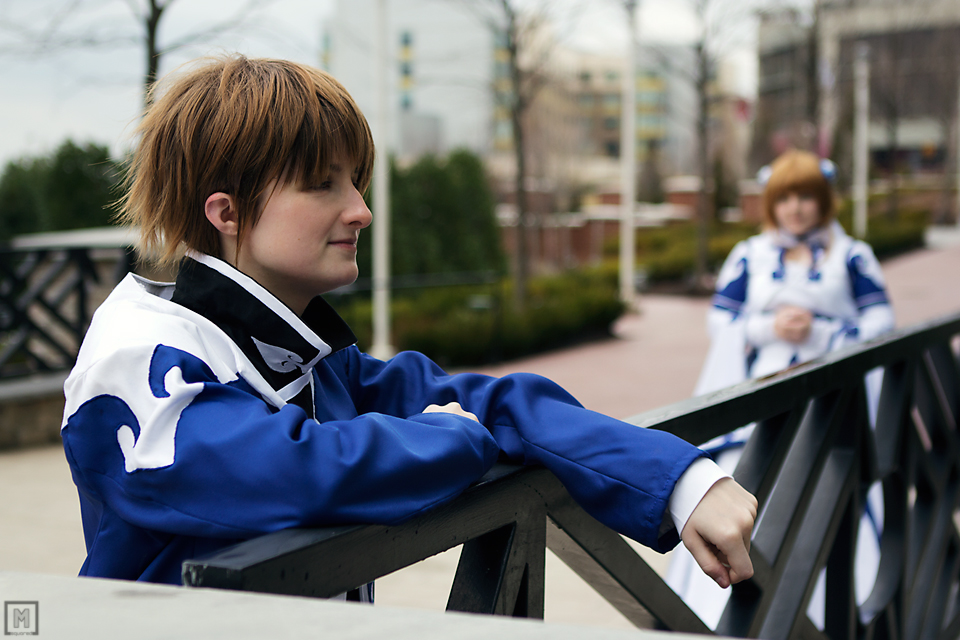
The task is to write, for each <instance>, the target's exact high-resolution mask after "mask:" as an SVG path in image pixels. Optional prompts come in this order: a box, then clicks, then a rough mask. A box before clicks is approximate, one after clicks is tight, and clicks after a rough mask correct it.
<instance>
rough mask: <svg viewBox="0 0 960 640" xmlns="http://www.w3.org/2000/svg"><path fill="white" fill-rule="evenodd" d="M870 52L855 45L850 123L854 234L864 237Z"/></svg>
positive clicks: (868, 149)
mask: <svg viewBox="0 0 960 640" xmlns="http://www.w3.org/2000/svg"><path fill="white" fill-rule="evenodd" d="M869 56H870V50H869V48H868V46H867V45H866V44H865V43H862V42H861V43H860V44H859V45H857V57H856V60H855V61H854V67H853V77H854V111H855V114H856V116H855V120H854V123H853V234H854V235H855V236H856V237H858V238H860V239H863V238H866V237H867V197H868V191H867V181H868V179H869V176H868V165H869V160H870V58H869Z"/></svg>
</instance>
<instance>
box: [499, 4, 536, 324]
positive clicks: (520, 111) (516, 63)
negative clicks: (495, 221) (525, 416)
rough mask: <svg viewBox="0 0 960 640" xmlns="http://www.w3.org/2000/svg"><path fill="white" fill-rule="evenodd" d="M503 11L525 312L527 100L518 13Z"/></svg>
mask: <svg viewBox="0 0 960 640" xmlns="http://www.w3.org/2000/svg"><path fill="white" fill-rule="evenodd" d="M502 6H503V12H504V15H506V17H507V33H506V36H507V52H508V54H509V59H510V79H511V84H512V85H513V95H512V96H511V97H510V99H511V103H510V121H511V125H512V129H513V132H512V133H513V154H514V158H515V160H516V165H517V174H516V180H515V188H516V195H515V197H516V206H517V227H516V229H517V231H516V243H515V248H514V261H515V263H516V270H515V274H514V287H513V301H514V306H515V307H516V308H517V310H518V311H522V310H523V309H524V307H525V306H526V302H527V280H528V279H529V276H530V251H529V247H528V245H527V240H528V238H527V231H528V228H529V217H530V214H529V212H528V211H527V186H526V177H527V162H526V144H525V137H524V131H523V116H524V111H526V108H527V106H528V100H527V99H526V97H525V96H524V93H523V91H524V87H523V84H522V83H523V78H522V73H521V69H520V60H519V59H518V55H519V43H518V42H517V29H518V25H517V14H516V12H515V11H514V10H513V7H512V6H510V2H509V1H508V0H502Z"/></svg>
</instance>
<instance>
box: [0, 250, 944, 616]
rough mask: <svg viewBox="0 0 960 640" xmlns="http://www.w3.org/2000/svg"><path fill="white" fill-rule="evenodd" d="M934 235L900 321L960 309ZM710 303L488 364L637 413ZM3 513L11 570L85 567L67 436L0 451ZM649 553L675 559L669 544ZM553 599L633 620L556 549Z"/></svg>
mask: <svg viewBox="0 0 960 640" xmlns="http://www.w3.org/2000/svg"><path fill="white" fill-rule="evenodd" d="M934 240H935V241H934V242H933V243H931V244H932V248H931V249H928V250H924V251H918V252H915V253H911V254H908V255H904V256H900V257H898V258H894V259H891V260H888V261H886V262H885V263H884V265H883V268H884V273H885V275H886V277H887V280H888V286H889V290H890V295H891V298H892V300H893V304H894V309H895V311H896V314H897V320H898V324H899V325H900V326H908V325H910V324H914V323H916V322H920V321H922V320H927V319H931V318H936V317H939V316H942V315H945V314H948V313H952V312H956V311H958V310H960V277H958V275H957V274H960V234H957V233H946V234H944V233H941V234H938V235H937V237H936V238H935V239H934ZM708 304H709V301H708V300H707V299H690V298H681V297H667V296H652V295H651V296H646V297H644V298H643V299H642V300H641V309H640V313H639V314H636V315H632V316H628V317H625V318H623V319H621V320H620V321H619V322H618V323H617V325H616V327H615V334H616V337H615V338H614V339H608V340H603V341H598V342H594V343H590V344H586V345H581V346H578V347H574V348H571V349H565V350H563V351H558V352H555V353H550V354H546V355H542V356H537V357H533V358H528V359H524V360H519V361H516V362H512V363H509V364H504V365H499V366H495V367H488V368H486V369H483V371H484V372H485V373H490V374H493V375H502V374H505V373H508V372H511V371H529V372H534V373H539V374H542V375H545V376H548V377H550V378H552V379H554V380H556V381H557V382H559V383H560V384H561V385H563V386H564V387H565V388H567V389H568V390H570V391H571V392H572V393H573V394H574V395H575V396H576V397H577V398H579V399H580V401H581V402H583V404H584V405H585V406H587V407H588V408H591V409H595V410H598V411H602V412H605V413H608V414H610V415H613V416H616V417H621V418H623V417H628V416H632V415H636V414H638V413H642V412H644V411H648V410H650V409H654V408H657V407H660V406H663V405H665V404H669V403H672V402H676V401H679V400H682V399H684V398H686V397H688V396H689V394H690V391H691V389H692V388H693V385H694V382H695V381H696V377H697V374H698V371H699V368H700V365H701V363H702V361H703V357H704V354H705V353H706V350H707V346H708V345H707V338H706V334H705V328H704V317H705V313H706V310H707V308H708ZM0 513H2V516H0V570H16V571H30V572H40V573H53V574H60V575H75V574H76V572H77V569H78V568H79V566H80V564H81V563H82V562H83V557H84V548H83V540H82V533H81V529H80V517H79V508H78V506H77V499H76V490H75V488H74V486H73V484H72V482H71V480H70V473H69V470H68V468H67V465H66V462H65V461H64V458H63V453H62V451H61V449H60V448H59V447H48V448H42V449H34V450H27V451H17V452H11V453H3V454H0ZM644 551H645V555H647V552H646V550H644ZM648 557H651V558H652V564H654V565H655V566H657V567H660V568H662V567H664V566H665V561H664V557H663V556H658V555H656V554H652V553H651V554H650V555H649V556H648ZM456 560H457V554H456V552H449V553H446V554H441V555H440V556H437V557H435V558H432V559H430V560H428V561H426V562H423V563H420V564H419V565H417V566H415V567H411V568H409V569H405V570H403V571H400V572H397V573H396V574H393V575H391V576H387V577H386V578H384V579H382V580H380V581H378V583H377V596H378V602H379V603H380V605H385V606H402V607H406V606H412V607H422V608H429V609H436V610H442V609H443V608H444V606H445V602H446V594H447V592H448V590H449V587H450V584H451V582H452V580H453V570H454V568H455V566H456ZM2 596H3V594H0V599H2ZM546 602H547V609H546V617H547V619H548V620H550V621H553V622H570V623H577V624H588V625H597V626H610V627H624V628H628V627H630V624H629V623H628V622H627V621H626V620H625V619H624V618H623V617H621V616H620V615H619V614H618V613H617V612H616V611H615V610H614V609H613V608H612V607H610V605H608V604H607V603H606V602H605V601H604V600H602V599H601V598H600V597H599V596H597V595H596V594H595V593H594V592H593V591H592V590H591V589H590V588H589V587H586V586H585V585H584V584H583V583H582V582H581V581H580V580H579V579H578V578H577V577H576V576H575V575H574V574H573V573H572V572H571V571H570V570H569V569H567V568H566V567H565V566H564V565H563V564H562V563H561V562H560V561H559V560H557V559H556V558H554V557H552V556H549V557H548V559H547V598H546Z"/></svg>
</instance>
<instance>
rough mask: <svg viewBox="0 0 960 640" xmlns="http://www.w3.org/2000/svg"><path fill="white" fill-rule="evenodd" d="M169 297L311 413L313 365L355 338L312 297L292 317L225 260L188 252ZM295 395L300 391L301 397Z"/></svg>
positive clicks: (320, 300) (329, 309)
mask: <svg viewBox="0 0 960 640" xmlns="http://www.w3.org/2000/svg"><path fill="white" fill-rule="evenodd" d="M173 302H176V303H177V304H180V305H182V306H184V307H186V308H188V309H190V310H191V311H194V312H195V313H199V314H200V315H202V316H204V317H205V318H207V319H208V320H210V321H211V322H213V323H214V324H216V325H217V326H218V327H219V328H220V329H221V330H222V331H223V332H224V333H226V334H227V335H228V336H229V337H230V339H231V340H233V342H234V343H235V344H236V345H237V346H238V347H239V348H240V350H241V351H243V353H244V355H246V356H247V358H249V360H250V361H251V362H252V363H253V365H254V367H256V369H257V371H258V372H259V373H260V374H261V375H262V376H263V377H264V379H266V381H267V382H268V383H269V384H270V386H271V387H273V388H274V389H275V390H276V391H277V392H278V393H279V394H280V396H281V397H282V398H283V399H284V400H287V401H293V402H295V403H296V404H298V405H300V406H302V407H303V408H304V410H306V411H307V414H308V415H310V416H313V414H314V412H313V401H312V394H305V393H301V392H302V391H304V389H305V388H308V387H309V385H310V380H311V371H312V369H313V367H314V366H315V365H316V364H317V363H318V362H319V361H320V360H322V359H323V358H325V357H327V356H328V355H330V354H331V353H334V352H336V351H339V350H341V349H344V348H346V347H348V346H350V345H352V344H354V343H356V341H357V338H356V336H354V334H353V332H352V331H351V330H350V328H349V327H348V326H347V324H346V323H345V322H344V321H343V320H342V319H341V318H340V316H339V315H337V312H336V311H334V310H333V308H332V307H331V306H330V305H329V304H327V302H326V301H325V300H324V299H323V298H321V297H320V296H317V297H316V298H314V299H313V300H312V301H311V302H310V304H309V305H307V308H306V310H305V311H304V312H303V316H297V314H296V313H294V312H293V311H292V310H291V309H290V308H289V307H287V306H286V305H285V304H283V303H282V302H280V300H278V299H277V298H276V296H274V295H273V294H271V293H270V292H269V291H267V290H266V289H265V288H263V287H262V286H261V285H260V284H258V283H257V282H256V281H255V280H253V279H252V278H250V277H249V276H247V275H245V274H243V273H241V272H240V271H238V270H237V269H235V268H234V267H232V266H230V265H229V264H227V263H226V262H224V261H222V260H219V259H217V258H214V257H212V256H208V255H205V254H201V253H196V252H190V253H188V255H187V257H186V258H185V259H184V260H183V263H182V264H181V267H180V271H179V273H178V274H177V284H176V289H175V290H174V293H173ZM297 396H305V397H303V398H301V397H297Z"/></svg>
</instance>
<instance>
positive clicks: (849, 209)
mask: <svg viewBox="0 0 960 640" xmlns="http://www.w3.org/2000/svg"><path fill="white" fill-rule="evenodd" d="M837 220H838V221H839V222H840V224H841V225H843V228H844V229H846V230H847V232H848V233H852V230H853V206H852V204H851V203H850V202H849V201H847V202H844V203H843V204H842V205H841V206H840V210H839V211H838V212H837ZM929 223H930V213H929V212H928V211H900V212H899V213H898V214H897V216H896V217H894V218H890V217H888V216H886V215H874V216H870V218H869V219H868V220H867V237H866V241H867V244H869V245H870V246H871V247H872V248H873V252H874V253H875V254H876V256H877V257H878V258H881V259H882V258H886V257H889V256H894V255H897V254H898V253H903V252H904V251H911V250H913V249H919V248H921V247H922V246H923V244H924V234H925V233H926V230H927V226H928V225H929Z"/></svg>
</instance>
